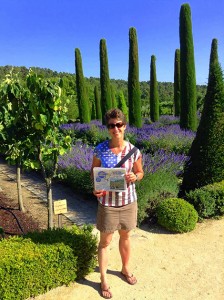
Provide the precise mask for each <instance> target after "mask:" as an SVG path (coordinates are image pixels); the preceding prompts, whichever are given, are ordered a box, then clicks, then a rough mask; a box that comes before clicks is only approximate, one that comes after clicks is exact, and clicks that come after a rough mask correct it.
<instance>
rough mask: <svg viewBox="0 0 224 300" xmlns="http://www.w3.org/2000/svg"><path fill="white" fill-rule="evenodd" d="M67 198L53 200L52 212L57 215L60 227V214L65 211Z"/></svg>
mask: <svg viewBox="0 0 224 300" xmlns="http://www.w3.org/2000/svg"><path fill="white" fill-rule="evenodd" d="M67 211H68V210H67V200H66V199H63V200H57V201H54V214H55V215H58V227H59V228H61V227H62V214H65V213H67Z"/></svg>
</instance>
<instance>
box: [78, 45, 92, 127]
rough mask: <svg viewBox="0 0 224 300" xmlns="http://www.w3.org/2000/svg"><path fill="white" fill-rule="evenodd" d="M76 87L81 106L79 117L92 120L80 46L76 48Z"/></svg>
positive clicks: (81, 120)
mask: <svg viewBox="0 0 224 300" xmlns="http://www.w3.org/2000/svg"><path fill="white" fill-rule="evenodd" d="M75 69H76V89H77V99H78V106H79V118H80V122H81V123H89V122H90V109H89V99H88V97H87V90H86V86H85V79H84V75H83V69H82V57H81V52H80V50H79V49H78V48H76V49H75Z"/></svg>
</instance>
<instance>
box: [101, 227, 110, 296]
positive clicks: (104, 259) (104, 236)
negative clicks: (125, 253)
mask: <svg viewBox="0 0 224 300" xmlns="http://www.w3.org/2000/svg"><path fill="white" fill-rule="evenodd" d="M112 237H113V232H112V233H111V232H110V233H107V232H100V242H99V246H98V263H99V269H100V280H101V289H102V296H103V297H105V298H111V297H112V294H111V292H110V291H108V289H109V285H108V283H107V277H106V275H107V266H108V246H109V245H110V242H111V240H112Z"/></svg>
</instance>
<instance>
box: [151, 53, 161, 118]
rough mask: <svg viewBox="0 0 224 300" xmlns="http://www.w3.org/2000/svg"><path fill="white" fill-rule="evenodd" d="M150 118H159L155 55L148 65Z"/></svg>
mask: <svg viewBox="0 0 224 300" xmlns="http://www.w3.org/2000/svg"><path fill="white" fill-rule="evenodd" d="M150 118H151V120H152V122H156V121H158V120H159V93H158V87H157V78H156V57H155V55H152V56H151V65H150Z"/></svg>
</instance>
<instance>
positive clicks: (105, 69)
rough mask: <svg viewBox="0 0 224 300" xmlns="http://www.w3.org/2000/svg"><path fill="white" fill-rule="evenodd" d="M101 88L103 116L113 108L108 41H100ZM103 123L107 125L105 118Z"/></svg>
mask: <svg viewBox="0 0 224 300" xmlns="http://www.w3.org/2000/svg"><path fill="white" fill-rule="evenodd" d="M100 87H101V111H102V116H104V115H105V113H106V112H107V111H108V110H109V109H111V108H112V101H111V88H110V77H109V66H108V57H107V46H106V40H105V39H101V40H100ZM102 123H103V124H105V120H104V118H102Z"/></svg>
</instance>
